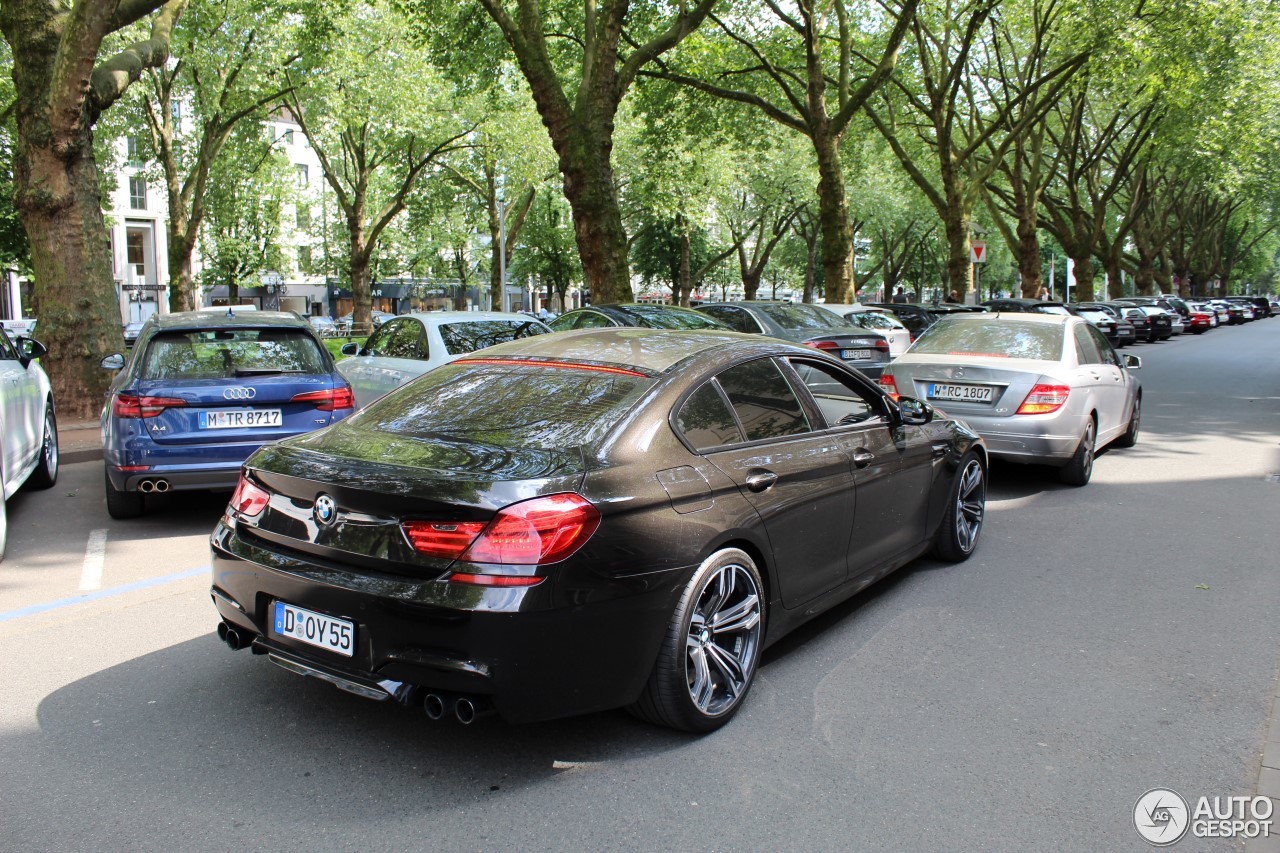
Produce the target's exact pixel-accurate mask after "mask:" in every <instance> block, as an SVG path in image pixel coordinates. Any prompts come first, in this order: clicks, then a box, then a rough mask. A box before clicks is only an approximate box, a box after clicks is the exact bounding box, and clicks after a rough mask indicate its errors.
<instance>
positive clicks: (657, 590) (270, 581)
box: [211, 522, 693, 722]
mask: <svg viewBox="0 0 1280 853" xmlns="http://www.w3.org/2000/svg"><path fill="white" fill-rule="evenodd" d="M211 545H212V569H213V586H212V589H211V595H212V598H213V603H214V605H215V606H216V607H217V610H218V614H219V615H220V616H221V617H222V619H223V620H224V621H226V622H227V623H229V624H230V625H232V626H234V627H236V628H237V629H238V630H240V631H243V632H247V633H248V634H249V635H252V636H253V637H254V641H253V642H254V648H255V650H257V651H259V652H266V653H267V654H269V655H274V656H275V658H280V659H283V661H284V663H282V662H281V660H274V658H273V660H274V662H276V663H277V664H280V665H282V666H285V668H286V669H292V671H294V672H301V674H306V675H312V676H316V677H320V678H322V679H324V680H327V681H331V682H333V683H335V684H338V686H339V687H342V688H343V689H347V690H350V691H351V692H358V693H360V695H366V696H369V697H370V698H388V697H396V696H400V695H404V694H403V691H404V690H406V689H411V688H418V689H421V690H435V691H446V692H452V693H466V694H472V695H476V696H484V697H488V698H490V699H491V700H492V702H493V705H494V708H495V709H496V710H497V711H498V713H499V714H501V715H502V717H503V718H504V719H507V720H509V721H512V722H530V721H536V720H545V719H553V718H556V717H563V716H569V715H574V714H582V713H590V712H593V711H598V710H603V709H608V708H616V707H619V706H622V705H626V704H629V703H630V702H633V701H635V699H636V698H637V697H638V696H639V694H640V691H641V690H642V689H643V686H644V684H645V682H646V681H647V679H648V676H649V672H650V670H651V669H652V668H653V663H654V660H655V659H656V657H657V653H658V646H659V644H660V643H661V641H662V638H663V636H664V635H665V633H666V628H667V623H668V621H669V620H670V617H671V613H672V612H673V610H674V608H675V605H676V603H677V601H678V598H679V595H680V592H681V590H682V588H683V584H684V582H686V581H687V578H688V575H689V574H690V573H691V572H692V571H693V569H692V568H689V569H680V570H671V571H668V572H662V573H660V575H657V576H654V575H646V576H644V578H645V579H644V581H643V582H642V583H637V584H634V585H633V586H631V587H630V588H629V589H626V590H622V591H620V593H619V594H617V595H615V596H614V597H612V598H595V599H591V598H587V599H584V600H582V601H580V602H577V603H574V604H572V605H569V604H565V605H559V606H558V605H555V604H553V603H551V601H552V600H551V592H550V590H544V589H543V587H544V586H549V585H550V584H551V583H553V580H550V579H549V580H548V581H546V582H544V584H541V585H539V586H537V587H530V588H526V589H505V590H504V589H480V588H477V587H463V586H461V585H458V584H448V583H445V582H443V581H441V580H438V579H422V578H413V577H405V576H400V575H386V574H377V573H372V572H364V571H352V570H350V568H339V567H336V566H333V567H331V566H328V565H325V564H321V563H318V562H315V561H310V560H307V561H302V560H298V559H295V558H293V557H291V556H289V555H286V554H280V553H276V552H274V551H271V550H266V549H263V548H260V547H257V546H256V545H254V544H252V543H251V542H248V541H246V540H244V539H242V538H240V537H239V536H237V535H236V534H235V532H234V531H233V530H232V529H231V528H229V527H228V526H227V525H226V524H225V523H224V522H219V524H218V526H217V528H216V529H215V530H214V533H213V537H212V540H211ZM276 600H281V601H285V602H288V603H290V604H294V605H296V606H298V607H303V608H306V609H308V610H312V611H315V612H318V613H322V614H325V615H328V616H332V617H337V618H341V619H346V620H349V621H351V622H352V623H354V626H355V627H354V654H353V655H352V656H351V657H345V656H341V655H338V654H337V653H334V652H330V651H327V650H325V649H320V648H316V647H314V646H310V645H307V644H305V643H301V642H299V641H297V640H294V639H291V638H288V637H284V636H281V635H278V634H276V633H275V632H274V630H273V619H272V616H271V614H272V608H273V603H274V602H275V601H276ZM288 663H292V664H294V666H287V665H286V664H288ZM306 669H310V670H315V671H312V672H305V671H303V670H306ZM317 672H319V673H320V674H319V675H317ZM326 676H328V677H326ZM341 682H346V683H347V684H346V685H344V684H343V683H341ZM350 685H356V686H358V687H361V688H365V689H366V690H363V691H362V690H352V688H351V686H350Z"/></svg>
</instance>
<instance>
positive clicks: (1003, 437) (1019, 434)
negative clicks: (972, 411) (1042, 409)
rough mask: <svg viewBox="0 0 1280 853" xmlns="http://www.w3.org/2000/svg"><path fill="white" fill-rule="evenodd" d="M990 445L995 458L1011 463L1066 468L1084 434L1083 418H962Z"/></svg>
mask: <svg viewBox="0 0 1280 853" xmlns="http://www.w3.org/2000/svg"><path fill="white" fill-rule="evenodd" d="M958 417H960V418H962V419H963V420H964V422H965V423H967V424H968V425H969V426H970V427H971V428H972V429H973V430H974V431H975V432H977V433H978V435H980V436H982V438H983V440H985V441H986V443H987V451H988V452H989V453H990V454H991V455H992V456H996V457H999V458H1001V459H1006V460H1009V461H1011V462H1025V463H1029V464H1043V465H1065V464H1066V463H1067V462H1068V461H1069V460H1070V459H1071V457H1072V455H1073V454H1074V453H1075V452H1076V447H1077V446H1079V444H1080V437H1081V436H1082V435H1084V427H1085V422H1084V419H1083V418H1082V417H1081V416H1079V415H1076V414H1074V413H1071V412H1058V413H1055V414H1052V415H1013V416H1011V417H1007V418H995V417H983V416H980V415H979V416H974V415H959V416H958Z"/></svg>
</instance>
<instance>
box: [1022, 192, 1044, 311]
mask: <svg viewBox="0 0 1280 853" xmlns="http://www.w3.org/2000/svg"><path fill="white" fill-rule="evenodd" d="M1038 226H1039V223H1038V221H1037V218H1036V210H1035V207H1034V206H1027V207H1022V208H1020V209H1019V213H1018V275H1019V276H1020V277H1021V278H1022V296H1023V298H1025V299H1035V298H1036V296H1038V295H1039V294H1040V288H1041V287H1043V286H1044V282H1043V280H1042V279H1041V276H1040V229H1039V227H1038Z"/></svg>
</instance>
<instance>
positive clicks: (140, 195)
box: [129, 175, 147, 210]
mask: <svg viewBox="0 0 1280 853" xmlns="http://www.w3.org/2000/svg"><path fill="white" fill-rule="evenodd" d="M129 207H131V208H133V209H134V210H146V209H147V179H146V178H144V177H142V176H141V175H133V176H132V177H130V178H129Z"/></svg>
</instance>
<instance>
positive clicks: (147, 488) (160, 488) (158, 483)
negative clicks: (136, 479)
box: [138, 480, 169, 495]
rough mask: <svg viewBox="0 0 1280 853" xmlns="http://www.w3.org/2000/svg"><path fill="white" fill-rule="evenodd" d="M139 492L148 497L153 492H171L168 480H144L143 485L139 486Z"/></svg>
mask: <svg viewBox="0 0 1280 853" xmlns="http://www.w3.org/2000/svg"><path fill="white" fill-rule="evenodd" d="M138 491H140V492H142V493H143V494H147V495H149V494H151V493H153V492H167V491H169V481H168V480H143V481H142V482H141V483H139V484H138Z"/></svg>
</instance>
